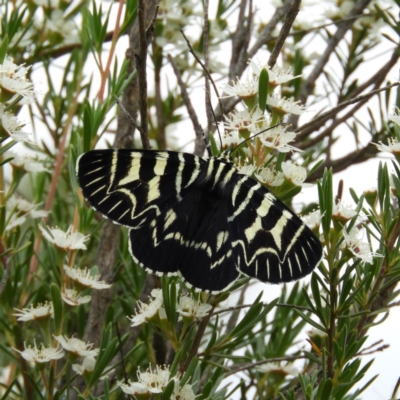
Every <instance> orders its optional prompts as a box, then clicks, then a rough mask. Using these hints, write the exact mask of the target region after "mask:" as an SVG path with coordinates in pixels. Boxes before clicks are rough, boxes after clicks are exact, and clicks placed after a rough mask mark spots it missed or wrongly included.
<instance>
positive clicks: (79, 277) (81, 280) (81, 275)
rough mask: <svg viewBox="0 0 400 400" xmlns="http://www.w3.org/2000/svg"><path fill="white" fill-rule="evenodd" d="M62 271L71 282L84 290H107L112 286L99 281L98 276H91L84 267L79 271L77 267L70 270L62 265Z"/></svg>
mask: <svg viewBox="0 0 400 400" xmlns="http://www.w3.org/2000/svg"><path fill="white" fill-rule="evenodd" d="M64 271H65V273H66V274H67V275H68V276H69V277H70V278H71V279H72V280H73V281H75V282H77V283H78V284H79V285H81V286H84V287H86V288H92V289H98V290H101V289H108V288H110V287H111V286H112V285H110V284H108V283H105V282H104V281H100V280H99V278H100V275H92V274H91V272H90V270H89V269H87V268H86V267H85V268H83V269H81V268H78V267H73V268H70V267H68V266H67V265H64Z"/></svg>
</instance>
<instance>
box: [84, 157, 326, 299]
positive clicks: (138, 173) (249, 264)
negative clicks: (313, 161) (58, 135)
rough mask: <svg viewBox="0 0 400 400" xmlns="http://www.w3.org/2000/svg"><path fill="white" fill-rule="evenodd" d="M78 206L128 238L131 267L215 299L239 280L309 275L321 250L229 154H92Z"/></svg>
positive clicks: (280, 279)
mask: <svg viewBox="0 0 400 400" xmlns="http://www.w3.org/2000/svg"><path fill="white" fill-rule="evenodd" d="M77 177H78V181H79V184H80V187H81V189H82V192H83V195H84V197H85V198H86V199H87V201H88V202H89V203H90V204H91V205H92V206H93V207H94V208H95V209H96V210H97V211H99V212H100V213H101V214H103V215H104V216H105V217H107V218H109V219H111V220H112V221H114V222H116V223H118V224H121V225H124V226H127V227H128V228H129V229H130V233H129V239H130V246H129V247H130V252H131V254H132V257H133V259H134V261H135V262H136V263H138V264H139V265H141V266H142V267H144V268H145V269H146V270H148V271H150V272H153V273H156V274H158V275H163V274H169V275H180V276H181V277H182V278H183V279H184V280H185V281H186V282H187V284H188V285H190V286H193V287H194V288H196V289H199V290H204V291H209V292H213V293H217V292H220V291H223V290H226V289H227V288H229V287H230V286H231V285H232V284H233V283H234V282H235V281H236V279H237V278H238V277H239V275H240V273H243V274H246V275H248V276H251V277H254V278H257V279H259V280H261V281H263V282H272V283H278V282H287V281H291V280H295V279H299V278H301V277H303V276H305V275H307V274H308V273H310V272H311V271H312V270H313V269H314V268H315V266H316V265H317V264H318V263H319V261H320V259H321V256H322V247H321V244H320V242H319V241H318V239H317V238H316V237H315V236H314V234H313V233H312V232H311V230H310V229H309V228H308V227H307V226H306V225H304V224H303V222H302V221H301V220H300V219H299V218H298V217H297V216H296V215H295V214H294V213H293V212H292V211H291V210H290V209H288V208H287V207H286V206H285V205H284V204H283V203H282V202H281V201H280V200H278V199H277V198H276V197H275V196H273V195H272V194H271V193H270V192H269V191H268V190H267V189H265V188H264V187H263V186H262V185H260V184H259V183H257V182H256V181H255V180H254V179H252V178H250V177H248V176H244V175H240V174H239V173H238V172H237V170H236V168H235V167H234V166H233V164H232V162H231V161H230V159H229V156H228V154H224V153H223V154H222V155H220V156H219V157H215V158H210V159H209V160H203V159H202V158H199V157H196V156H194V155H191V154H186V153H177V152H172V151H146V150H94V151H90V152H88V153H85V154H83V155H82V156H81V157H80V158H79V160H78V162H77Z"/></svg>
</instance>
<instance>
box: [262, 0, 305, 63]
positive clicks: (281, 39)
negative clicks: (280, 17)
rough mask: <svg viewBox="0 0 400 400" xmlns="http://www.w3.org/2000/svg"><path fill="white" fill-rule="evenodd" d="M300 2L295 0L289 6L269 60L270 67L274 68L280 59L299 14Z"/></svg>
mask: <svg viewBox="0 0 400 400" xmlns="http://www.w3.org/2000/svg"><path fill="white" fill-rule="evenodd" d="M300 4H301V0H293V3H292V5H291V6H290V8H289V11H288V13H287V16H286V19H285V22H284V23H283V26H282V29H281V31H280V33H279V36H278V39H277V41H276V43H275V47H274V49H273V51H272V54H271V55H270V57H269V60H268V65H269V66H270V68H272V67H273V66H274V65H275V64H276V60H277V59H278V56H279V54H280V52H281V50H282V47H283V45H284V44H285V41H286V38H287V37H288V35H289V32H290V29H291V28H292V25H293V22H294V20H295V19H296V17H297V14H298V13H299V10H300Z"/></svg>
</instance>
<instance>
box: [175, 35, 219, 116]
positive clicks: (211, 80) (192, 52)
mask: <svg viewBox="0 0 400 400" xmlns="http://www.w3.org/2000/svg"><path fill="white" fill-rule="evenodd" d="M181 33H182V36H183V37H184V39H185V41H186V43H187V45H188V47H189V51H190V53H191V54H192V56H193V57H194V58H195V59H196V61H197V62H198V63H199V64H200V65H201V67H202V68H203V71H204V73H205V74H206V75H207V76H208V78H209V79H210V82H211V84H212V85H213V88H214V91H215V94H216V95H217V97H218V102H219V106H220V107H221V110H223V107H222V104H221V100H220V97H221V96H220V95H219V92H218V88H217V86H216V85H215V82H214V80H213V79H212V77H211V74H210V72H209V71H208V69H207V68H206V66H205V65H204V63H203V62H202V61H201V60H200V58H199V57H198V55H197V54H196V53H195V51H194V49H193V46H192V45H191V44H190V42H189V39H188V38H187V37H186V36H185V33H184V32H183V30H182V29H181Z"/></svg>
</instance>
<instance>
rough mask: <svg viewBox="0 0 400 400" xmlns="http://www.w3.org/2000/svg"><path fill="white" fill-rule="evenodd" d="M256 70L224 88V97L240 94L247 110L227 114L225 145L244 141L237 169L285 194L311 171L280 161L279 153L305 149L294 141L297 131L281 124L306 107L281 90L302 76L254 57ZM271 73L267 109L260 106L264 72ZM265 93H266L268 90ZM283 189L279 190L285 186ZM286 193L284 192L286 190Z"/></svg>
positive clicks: (225, 146)
mask: <svg viewBox="0 0 400 400" xmlns="http://www.w3.org/2000/svg"><path fill="white" fill-rule="evenodd" d="M249 64H250V67H251V71H252V73H251V74H249V75H248V76H247V77H246V78H244V79H242V80H239V79H237V80H236V81H234V82H233V83H232V84H230V85H226V86H225V88H224V96H222V97H232V96H237V97H239V98H240V99H241V100H242V101H243V104H244V105H245V108H244V109H243V110H238V111H235V112H233V113H231V114H230V115H228V116H225V122H224V127H225V132H226V133H225V137H224V138H223V142H222V147H223V148H227V147H229V146H230V147H231V148H234V147H236V146H238V145H239V144H240V143H243V142H244V139H245V140H246V141H245V143H246V145H247V147H244V146H242V147H241V152H240V156H239V157H237V159H236V160H235V162H236V164H237V165H236V166H237V169H238V171H239V173H241V174H248V175H253V174H254V177H255V178H256V179H258V180H259V182H260V183H262V184H264V185H266V186H268V187H270V188H275V189H274V191H275V192H277V193H278V194H279V195H282V194H283V193H284V192H285V191H287V190H289V189H290V188H291V187H293V185H294V186H304V181H305V179H306V177H307V170H306V169H305V168H304V167H303V166H300V165H297V164H295V163H293V162H292V161H289V160H288V161H286V162H281V163H279V166H277V164H276V161H277V156H278V155H279V154H282V153H283V154H287V153H289V152H292V153H293V152H297V153H299V152H301V150H300V149H298V148H297V147H295V146H294V145H293V143H294V142H295V139H296V133H295V132H293V131H290V129H289V127H288V126H286V125H283V124H277V123H278V122H279V121H280V120H281V118H283V117H284V116H285V115H287V114H295V115H299V114H301V113H302V112H303V111H304V107H303V106H301V105H299V104H298V103H297V102H293V101H291V100H289V99H286V98H281V97H280V96H279V93H278V92H277V90H276V89H277V88H278V87H279V86H280V85H283V84H287V83H288V82H290V81H291V80H293V79H296V78H298V76H294V75H292V74H291V72H290V70H287V71H282V70H280V69H279V68H277V67H274V68H272V69H271V68H270V67H269V66H268V65H262V64H260V63H257V62H255V61H253V60H251V61H250V62H249ZM262 71H265V72H266V73H267V74H268V84H267V87H265V88H264V89H263V90H265V91H266V94H268V96H266V107H267V110H269V111H267V110H265V111H263V110H262V109H261V108H260V106H259V96H260V93H259V91H260V90H261V89H262V88H260V74H261V73H262ZM264 94H265V93H264ZM282 185H283V186H285V187H284V188H281V189H276V188H278V187H281V186H282ZM282 192H283V193H282Z"/></svg>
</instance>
